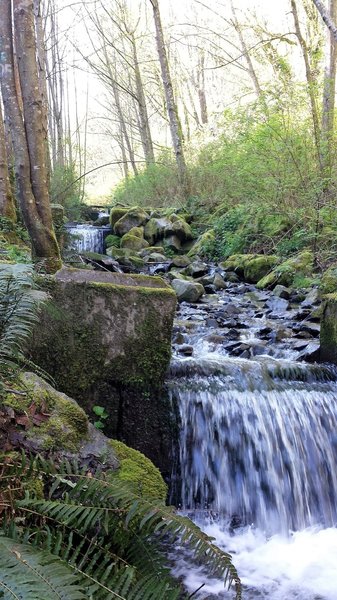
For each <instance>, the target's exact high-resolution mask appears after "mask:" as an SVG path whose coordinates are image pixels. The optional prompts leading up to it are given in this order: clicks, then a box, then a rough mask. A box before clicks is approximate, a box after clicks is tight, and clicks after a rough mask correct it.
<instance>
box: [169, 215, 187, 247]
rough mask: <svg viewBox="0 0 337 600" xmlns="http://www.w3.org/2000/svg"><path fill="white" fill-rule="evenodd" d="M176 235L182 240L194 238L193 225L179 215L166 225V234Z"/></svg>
mask: <svg viewBox="0 0 337 600" xmlns="http://www.w3.org/2000/svg"><path fill="white" fill-rule="evenodd" d="M172 235H174V236H176V237H177V238H178V239H179V240H180V242H187V241H188V240H193V233H192V230H191V227H190V226H189V224H188V223H186V221H185V220H184V219H181V218H180V217H177V218H176V220H175V221H173V222H171V223H170V224H168V225H167V226H166V227H165V231H164V236H165V237H170V236H172Z"/></svg>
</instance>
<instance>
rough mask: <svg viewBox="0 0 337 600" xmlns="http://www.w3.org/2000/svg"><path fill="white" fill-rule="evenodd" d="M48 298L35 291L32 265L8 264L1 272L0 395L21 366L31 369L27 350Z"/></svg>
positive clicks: (2, 266)
mask: <svg viewBox="0 0 337 600" xmlns="http://www.w3.org/2000/svg"><path fill="white" fill-rule="evenodd" d="M46 297H47V295H46V294H45V293H44V292H41V291H39V290H37V289H36V286H35V284H34V280H33V269H32V266H31V265H24V264H14V265H11V264H8V265H7V264H6V265H1V268H0V392H1V383H2V387H3V386H4V380H6V379H7V378H8V377H9V376H10V375H11V374H13V373H15V371H16V370H17V368H18V367H19V366H20V365H25V366H29V367H32V365H31V363H30V362H29V361H28V360H27V359H26V358H25V357H24V349H25V346H26V344H27V341H28V339H29V337H30V334H31V331H32V328H33V325H34V324H35V323H36V322H37V321H38V307H39V305H40V303H41V302H42V301H44V300H45V299H46Z"/></svg>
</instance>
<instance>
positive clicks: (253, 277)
mask: <svg viewBox="0 0 337 600" xmlns="http://www.w3.org/2000/svg"><path fill="white" fill-rule="evenodd" d="M278 262H279V258H278V257H277V256H273V255H272V256H268V255H265V254H261V255H256V256H254V258H252V259H251V260H248V261H247V262H246V263H245V266H244V272H243V275H244V278H245V281H248V282H249V283H257V282H258V281H259V280H260V279H262V277H265V276H266V275H267V274H268V273H269V272H270V271H271V270H272V269H273V267H275V265H277V263H278Z"/></svg>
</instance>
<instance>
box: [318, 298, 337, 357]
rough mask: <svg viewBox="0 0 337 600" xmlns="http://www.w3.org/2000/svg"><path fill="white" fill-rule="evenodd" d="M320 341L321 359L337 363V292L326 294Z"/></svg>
mask: <svg viewBox="0 0 337 600" xmlns="http://www.w3.org/2000/svg"><path fill="white" fill-rule="evenodd" d="M320 342H321V356H320V359H321V360H322V361H324V362H331V363H334V364H337V294H327V296H325V299H324V302H323V305H322V318H321V333H320Z"/></svg>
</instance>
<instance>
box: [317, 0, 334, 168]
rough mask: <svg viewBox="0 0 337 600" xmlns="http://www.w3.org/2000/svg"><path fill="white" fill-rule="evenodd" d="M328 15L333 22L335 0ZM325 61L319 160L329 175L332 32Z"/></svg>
mask: <svg viewBox="0 0 337 600" xmlns="http://www.w3.org/2000/svg"><path fill="white" fill-rule="evenodd" d="M330 17H331V19H332V20H333V21H334V22H335V21H336V17H337V0H330ZM327 36H328V40H327V47H328V52H327V63H326V68H325V74H324V90H323V107H322V134H321V161H322V167H323V174H324V177H326V178H329V177H330V176H331V145H332V140H333V135H334V110H335V90H336V62H337V43H336V41H335V38H334V36H333V34H332V32H331V31H330V30H329V31H328V32H327Z"/></svg>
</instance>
